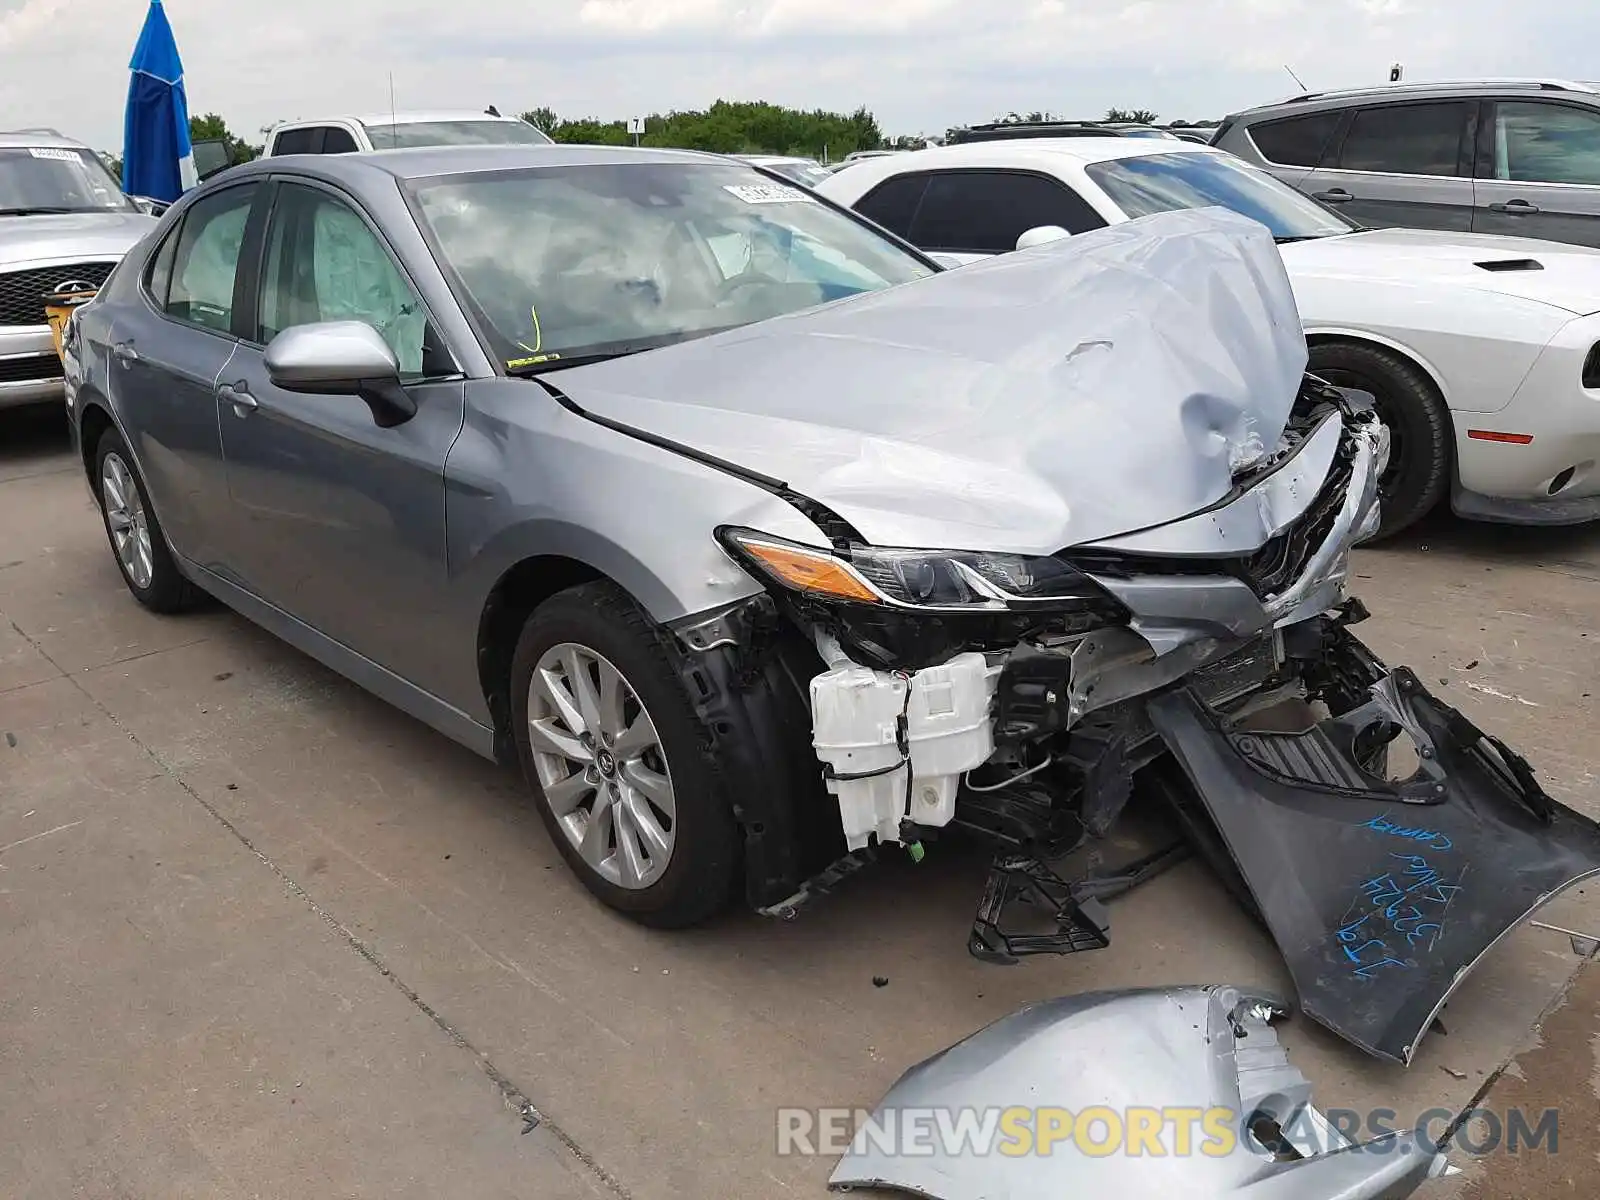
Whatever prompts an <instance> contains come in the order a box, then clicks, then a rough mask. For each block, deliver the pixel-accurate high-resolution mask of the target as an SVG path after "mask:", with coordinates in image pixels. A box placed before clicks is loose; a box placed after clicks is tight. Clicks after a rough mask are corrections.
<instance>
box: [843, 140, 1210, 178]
mask: <svg viewBox="0 0 1600 1200" xmlns="http://www.w3.org/2000/svg"><path fill="white" fill-rule="evenodd" d="M1221 153H1224V152H1223V151H1220V150H1217V149H1215V148H1214V147H1212V146H1204V145H1201V144H1200V143H1198V142H1185V141H1182V140H1181V139H1178V138H1129V137H1082V138H1049V137H1047V138H1005V139H1001V140H999V141H992V142H961V143H959V144H958V145H954V146H930V147H929V148H928V149H926V150H913V151H910V152H909V153H907V154H903V155H901V156H899V157H898V158H896V159H894V160H893V161H892V162H885V163H883V165H879V163H878V162H873V163H870V164H868V163H863V164H861V165H860V166H856V167H851V168H850V170H851V172H852V178H855V179H865V178H867V174H868V172H873V173H876V174H878V175H880V176H882V177H883V178H888V176H889V175H891V174H894V175H899V174H902V173H904V172H906V171H919V170H929V171H931V170H937V169H939V168H941V167H960V166H1007V167H1027V166H1033V167H1038V168H1039V169H1041V170H1049V169H1051V168H1053V167H1057V166H1059V165H1060V164H1061V163H1062V162H1063V161H1064V160H1065V161H1069V162H1074V163H1077V164H1079V165H1080V166H1081V165H1085V164H1088V163H1096V162H1104V161H1106V160H1107V159H1112V158H1146V157H1149V156H1151V155H1155V154H1221ZM858 171H859V172H861V173H860V174H855V172H858Z"/></svg>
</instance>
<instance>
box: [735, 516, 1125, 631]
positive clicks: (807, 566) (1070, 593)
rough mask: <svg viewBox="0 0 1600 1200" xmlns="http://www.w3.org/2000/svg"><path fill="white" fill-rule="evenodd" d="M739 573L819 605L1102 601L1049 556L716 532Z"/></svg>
mask: <svg viewBox="0 0 1600 1200" xmlns="http://www.w3.org/2000/svg"><path fill="white" fill-rule="evenodd" d="M717 537H718V539H719V540H720V541H721V542H722V544H723V546H724V547H726V548H727V550H728V551H729V552H730V553H731V554H732V555H733V556H734V558H735V559H737V560H738V561H739V562H740V563H742V564H744V566H745V567H747V568H748V569H751V570H753V571H755V572H756V573H757V574H758V575H759V576H761V577H762V578H764V579H766V580H768V581H770V582H772V583H775V584H777V585H778V586H780V587H782V588H784V589H786V590H788V591H791V592H798V593H800V594H802V595H806V596H811V597H814V598H816V599H819V600H832V601H843V602H845V603H850V604H873V605H887V606H889V607H893V608H914V609H928V610H934V611H944V612H1007V611H1011V612H1015V611H1019V610H1020V611H1028V610H1038V609H1046V610H1054V609H1059V608H1064V607H1065V608H1072V607H1077V606H1078V605H1082V604H1093V605H1096V606H1104V605H1107V604H1108V602H1109V599H1110V598H1109V597H1108V596H1107V595H1106V593H1105V592H1103V591H1102V590H1101V589H1100V588H1099V587H1098V586H1097V585H1096V584H1095V583H1094V582H1093V581H1092V580H1090V579H1088V578H1087V577H1086V576H1084V575H1083V574H1081V573H1080V572H1078V571H1076V570H1074V569H1073V568H1072V567H1071V566H1069V565H1068V564H1066V563H1064V562H1062V561H1061V560H1060V559H1057V558H1048V557H1044V558H1035V557H1031V556H1026V555H1019V554H986V553H980V552H974V551H967V550H898V549H885V548H882V547H878V546H859V545H858V546H851V547H850V548H849V549H848V550H845V551H833V550H824V549H819V548H817V547H815V546H805V545H801V544H800V543H798V542H791V541H788V540H786V539H784V538H775V537H771V536H769V535H767V534H764V533H760V532H757V531H756V530H753V529H737V528H731V527H726V526H725V527H723V528H721V529H719V530H717Z"/></svg>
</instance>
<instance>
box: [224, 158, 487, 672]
mask: <svg viewBox="0 0 1600 1200" xmlns="http://www.w3.org/2000/svg"><path fill="white" fill-rule="evenodd" d="M253 273H254V274H256V275H257V276H258V277H259V287H258V288H256V289H252V293H251V301H252V304H251V312H249V313H248V314H247V315H246V324H247V325H248V328H249V332H248V335H247V336H246V337H245V338H244V340H243V342H242V344H241V345H240V347H239V351H238V353H237V355H236V356H235V358H234V360H233V361H232V362H231V363H230V364H229V365H228V368H227V370H226V371H224V372H223V374H222V376H221V379H220V384H221V386H220V387H219V394H218V399H217V401H216V412H217V420H218V422H219V423H220V426H221V430H222V446H223V452H224V455H225V457H226V461H227V481H228V490H229V494H230V496H231V497H232V502H233V504H232V512H233V515H234V518H235V525H234V529H233V534H232V538H231V542H232V545H233V546H234V547H235V548H236V553H237V560H238V563H239V573H240V575H241V576H242V579H241V580H240V582H242V584H243V585H244V586H245V587H246V588H247V589H248V590H249V591H251V592H252V593H254V594H255V595H257V596H258V597H260V598H261V599H263V600H266V601H267V602H268V603H270V604H272V605H274V606H276V607H278V608H280V609H282V610H283V611H285V612H287V613H289V614H290V615H292V616H294V617H295V618H297V619H298V620H300V621H302V622H304V623H305V624H308V625H310V626H312V627H313V628H315V629H316V630H318V631H319V632H321V633H323V634H324V635H326V636H328V637H330V638H332V639H334V640H335V641H337V642H340V643H342V644H343V645H345V646H347V647H349V648H350V649H353V650H356V651H357V652H358V653H360V654H362V655H364V656H365V657H367V658H369V659H371V660H372V661H374V662H376V663H379V664H380V665H382V666H384V667H387V668H388V669H389V670H391V671H393V672H394V673H395V674H397V675H400V676H401V677H403V678H406V679H408V680H410V681H411V682H412V683H415V684H418V685H420V686H423V687H427V686H428V685H429V684H430V683H433V682H436V680H435V679H434V678H432V676H433V675H435V674H436V672H434V671H432V670H430V669H429V668H428V667H427V666H426V663H427V661H429V659H430V656H431V655H432V654H433V653H434V650H433V643H432V641H430V639H429V638H428V637H427V636H426V632H425V631H426V630H428V629H429V628H431V627H433V625H434V623H436V622H437V621H438V619H439V617H440V614H441V612H442V611H443V598H444V588H445V583H446V570H445V568H446V564H445V529H444V461H445V456H446V455H447V453H448V452H449V449H450V446H451V445H452V443H453V442H454V441H455V438H456V435H457V434H458V433H459V432H460V430H461V422H462V418H463V414H464V396H465V393H464V385H463V382H462V379H461V377H460V373H459V371H458V370H457V369H456V366H455V363H454V360H453V359H452V358H451V356H450V354H449V353H448V351H447V350H445V349H444V348H443V347H442V345H441V344H440V343H439V342H438V340H437V337H436V335H435V333H434V332H433V330H434V326H433V323H432V322H431V321H430V319H429V316H428V312H427V309H426V307H425V306H424V304H423V302H422V300H421V298H420V296H419V294H418V292H417V290H416V288H415V287H414V286H413V285H412V284H411V282H410V280H409V278H408V277H407V275H406V273H405V271H404V269H403V268H402V267H401V266H400V264H399V262H398V260H397V258H396V257H395V256H394V254H393V252H392V251H391V250H390V248H389V246H388V243H387V241H386V240H385V239H384V238H383V236H382V234H381V233H380V232H379V230H378V228H377V226H376V225H374V224H373V223H372V222H371V221H370V220H369V219H368V217H367V216H366V214H365V213H364V212H362V211H361V209H360V207H359V206H358V205H357V204H356V203H355V201H354V200H353V199H352V198H350V197H348V196H346V195H344V194H343V193H342V192H338V191H335V190H333V189H332V188H330V187H326V186H324V185H321V184H320V183H316V182H313V181H310V180H297V181H294V182H287V181H285V182H280V183H279V184H277V186H276V194H275V196H274V197H273V200H272V204H271V215H270V218H269V220H268V222H267V227H266V231H265V238H264V243H263V246H262V252H261V255H260V266H259V270H258V271H255V272H253ZM349 320H356V321H364V322H366V323H367V324H369V325H371V326H373V327H374V328H375V329H377V330H378V332H379V333H380V334H381V335H382V336H383V338H384V340H385V341H387V342H388V343H389V346H390V348H391V349H392V350H394V352H395V356H396V358H397V359H398V360H399V362H400V368H401V379H402V382H403V383H404V385H405V387H406V391H407V392H408V393H409V394H410V395H411V397H412V399H414V400H415V401H416V403H417V413H416V415H415V416H414V417H412V418H411V419H410V420H408V421H406V422H404V423H403V424H400V425H397V426H395V427H393V428H389V429H383V428H379V427H378V425H377V424H375V423H374V421H373V417H372V414H371V412H370V410H369V409H368V408H367V406H366V404H365V403H363V402H362V400H361V399H360V398H358V397H356V396H318V395H304V394H300V393H296V392H289V391H284V390H282V389H280V388H278V387H276V386H275V385H274V384H273V383H272V381H271V379H270V378H269V377H268V375H267V370H266V365H265V361H264V353H263V352H264V348H265V346H266V345H267V344H268V343H270V342H271V340H272V339H273V338H274V337H275V336H276V335H277V334H278V333H281V332H282V331H283V330H285V329H288V328H290V327H291V326H296V325H310V324H315V323H318V322H322V321H349Z"/></svg>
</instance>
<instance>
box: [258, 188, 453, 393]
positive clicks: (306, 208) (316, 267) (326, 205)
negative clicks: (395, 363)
mask: <svg viewBox="0 0 1600 1200" xmlns="http://www.w3.org/2000/svg"><path fill="white" fill-rule="evenodd" d="M259 313H260V328H259V330H258V331H257V340H258V341H260V342H262V343H263V344H264V343H266V342H270V341H271V340H272V339H273V338H274V337H276V336H277V335H278V334H280V333H282V332H283V331H284V330H285V329H288V328H290V327H292V326H295V325H312V324H315V323H317V322H319V321H364V322H366V323H367V324H368V325H371V326H372V327H373V328H374V329H376V330H377V331H378V333H379V334H380V335H382V337H383V340H384V341H386V342H388V343H389V347H390V349H392V350H393V351H394V353H395V357H396V358H397V359H399V360H400V372H401V374H402V376H405V377H411V378H417V377H420V376H422V375H423V373H424V366H423V360H424V343H425V342H426V341H427V340H428V329H427V318H426V316H425V315H424V314H423V311H422V304H421V301H420V300H419V299H418V298H417V294H416V293H415V292H414V291H413V290H412V288H411V285H410V283H408V282H407V281H406V278H405V276H404V275H402V274H401V273H400V268H399V267H397V266H396V265H395V262H394V260H393V259H392V258H391V257H389V251H388V250H387V249H386V248H385V247H384V245H383V244H382V243H381V242H380V241H379V240H378V237H377V235H376V234H375V233H373V232H372V230H371V228H370V227H369V226H368V225H367V223H366V222H365V221H363V220H362V219H361V218H360V217H359V216H358V215H357V214H356V212H355V210H354V209H352V208H351V207H350V206H349V205H347V204H345V203H344V202H343V201H342V200H338V199H336V198H334V197H333V196H331V195H329V194H328V193H326V192H323V191H319V190H317V189H315V188H308V187H300V186H297V185H294V184H285V185H284V186H283V187H282V188H280V189H279V191H278V198H277V201H276V203H275V204H274V205H273V209H272V221H271V224H270V225H269V226H268V229H267V249H266V257H265V262H264V264H263V266H262V272H261V303H260V306H259ZM431 368H432V363H431V359H430V369H431Z"/></svg>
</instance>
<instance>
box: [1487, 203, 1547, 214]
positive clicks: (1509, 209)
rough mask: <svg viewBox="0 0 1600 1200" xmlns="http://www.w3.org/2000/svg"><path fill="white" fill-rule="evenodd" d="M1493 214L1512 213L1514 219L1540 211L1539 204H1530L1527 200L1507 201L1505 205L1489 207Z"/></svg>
mask: <svg viewBox="0 0 1600 1200" xmlns="http://www.w3.org/2000/svg"><path fill="white" fill-rule="evenodd" d="M1489 210H1490V211H1491V212H1498V213H1510V214H1511V215H1512V216H1514V217H1518V216H1529V215H1531V214H1533V213H1536V212H1538V211H1539V206H1538V205H1537V204H1529V203H1528V202H1527V201H1526V200H1507V201H1506V202H1505V203H1504V204H1491V205H1489Z"/></svg>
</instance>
